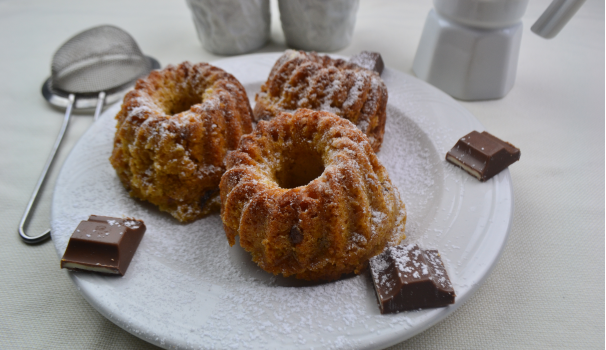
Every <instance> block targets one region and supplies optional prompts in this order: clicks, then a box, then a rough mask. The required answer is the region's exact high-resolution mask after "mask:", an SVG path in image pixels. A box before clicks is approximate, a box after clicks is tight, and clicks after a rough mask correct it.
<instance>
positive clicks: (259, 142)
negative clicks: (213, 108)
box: [220, 109, 406, 280]
mask: <svg viewBox="0 0 606 350" xmlns="http://www.w3.org/2000/svg"><path fill="white" fill-rule="evenodd" d="M225 162H226V166H227V170H226V172H225V174H223V177H222V178H221V186H220V187H221V218H222V220H223V227H224V229H225V233H226V235H227V239H228V241H229V244H230V245H234V244H235V237H236V235H239V236H240V237H239V240H240V246H242V247H243V248H244V249H245V250H247V251H248V252H250V253H251V254H252V259H253V261H255V262H256V263H257V264H258V265H259V266H260V267H261V268H263V269H264V270H265V271H268V272H271V273H274V274H283V275H284V276H290V275H295V276H296V277H297V278H301V279H307V280H319V279H323V280H333V279H337V278H339V277H340V276H341V275H342V274H347V273H351V272H355V273H359V272H360V271H361V270H362V269H363V268H364V267H365V266H366V264H367V262H368V259H369V258H371V257H372V256H374V255H377V254H379V253H381V251H383V249H384V248H385V246H386V245H387V244H390V245H393V244H398V243H399V242H400V241H401V240H402V239H403V238H404V224H405V222H406V212H405V208H404V204H403V203H402V201H401V200H400V194H399V192H398V189H397V188H395V187H394V186H393V185H392V184H391V181H390V180H389V176H388V174H387V171H386V170H385V168H384V167H383V166H382V165H381V163H379V160H378V159H377V156H376V155H375V153H374V152H373V150H372V148H371V146H370V143H369V142H368V138H367V137H366V136H365V135H364V134H363V133H362V132H361V131H360V130H358V129H357V128H356V127H355V125H353V124H352V123H351V122H350V121H348V120H346V119H343V118H340V117H338V116H336V115H334V114H332V113H329V112H322V111H311V110H308V109H300V110H298V111H297V112H296V113H295V114H294V115H293V114H289V113H282V114H281V115H279V116H277V117H275V118H273V119H271V120H270V121H261V122H259V123H258V124H257V128H256V130H255V131H254V132H253V133H251V134H248V135H245V136H244V137H242V139H241V140H240V145H239V147H238V149H237V150H236V151H233V152H231V153H230V154H229V155H228V156H227V157H226V158H225Z"/></svg>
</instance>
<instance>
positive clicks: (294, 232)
mask: <svg viewBox="0 0 606 350" xmlns="http://www.w3.org/2000/svg"><path fill="white" fill-rule="evenodd" d="M290 240H291V242H292V244H299V243H301V242H303V232H301V229H300V228H299V227H297V225H295V226H293V227H292V228H291V229H290Z"/></svg>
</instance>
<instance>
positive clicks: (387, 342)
mask: <svg viewBox="0 0 606 350" xmlns="http://www.w3.org/2000/svg"><path fill="white" fill-rule="evenodd" d="M282 54H283V53H282V52H271V53H254V54H249V55H241V56H235V57H228V58H223V59H219V60H215V61H212V62H209V63H211V64H213V65H219V66H220V65H222V64H228V63H229V62H232V61H236V62H238V61H241V60H248V59H251V57H256V58H260V59H267V60H270V59H273V61H275V59H276V58H277V57H279V56H280V55H282ZM331 56H333V57H343V56H338V55H331ZM273 61H272V62H273ZM386 69H387V70H389V71H391V72H392V73H394V74H396V75H397V74H402V75H405V76H407V78H408V79H412V80H413V81H415V83H418V84H421V85H424V87H425V88H430V89H432V90H434V93H438V94H440V95H442V96H441V98H446V99H447V100H449V101H448V103H449V104H453V102H454V104H456V105H457V106H458V108H459V109H460V110H462V111H464V114H466V116H467V117H468V118H470V119H471V120H472V121H473V122H474V124H477V125H478V126H480V127H481V129H484V127H483V125H482V124H481V123H480V122H479V121H478V120H477V119H476V118H475V117H474V116H473V115H472V114H471V112H469V111H468V110H467V109H465V108H464V107H463V106H462V105H460V104H459V103H458V101H456V100H454V99H453V98H452V97H450V96H449V95H447V94H445V93H444V92H442V91H440V90H438V89H437V88H435V87H433V86H431V85H429V84H428V83H426V82H424V81H422V80H420V79H418V78H416V77H414V76H412V75H410V74H407V73H405V72H401V71H398V70H395V69H391V68H388V67H386ZM250 97H251V96H249V98H250ZM388 104H389V102H388ZM114 108H117V107H116V105H113V106H110V107H109V108H108V109H107V110H106V111H104V114H106V113H109V112H111V111H113V109H114ZM91 129H92V126H91ZM89 130H90V129H89ZM89 130H87V131H86V132H85V133H84V134H83V136H82V137H81V138H80V139H79V140H78V142H77V143H76V145H75V146H74V148H73V149H72V150H71V151H70V153H69V155H68V157H67V158H66V161H65V163H64V165H65V164H67V163H68V160H69V159H70V158H71V157H72V154H73V153H74V151H75V150H77V149H78V147H79V144H80V143H81V142H86V141H85V137H86V135H87V134H88V133H89ZM428 136H430V135H429V134H428ZM430 139H431V137H430ZM432 142H433V140H432ZM438 152H439V151H438ZM64 171H66V170H65V166H62V168H61V171H60V173H59V175H58V179H60V178H61V177H62V176H63V172H64ZM502 174H503V178H504V179H505V182H506V183H507V184H508V185H509V187H508V192H509V193H508V194H509V198H510V205H509V218H508V221H507V225H506V227H505V230H504V233H502V234H501V235H499V236H500V237H501V238H502V239H501V242H500V244H499V250H498V252H497V254H496V255H494V256H493V258H492V260H491V261H490V264H489V265H488V266H487V268H486V269H484V272H483V273H482V274H481V277H480V279H479V280H478V281H477V282H476V283H475V284H474V285H473V286H472V287H471V288H470V290H469V291H468V292H467V293H466V294H465V295H464V296H462V297H459V296H457V302H456V303H455V304H454V305H452V306H449V307H446V308H441V309H436V310H439V312H438V313H437V315H436V316H434V317H431V318H428V319H427V320H425V321H423V322H421V323H420V325H418V326H417V327H415V328H414V330H413V331H409V332H403V333H404V334H402V335H400V336H398V335H394V334H388V335H390V336H388V337H385V336H383V338H382V339H379V340H378V341H375V342H373V346H368V347H365V348H368V349H374V348H383V347H387V346H391V345H394V344H398V343H400V342H402V341H404V340H406V339H409V338H411V337H414V336H415V335H417V334H419V333H422V332H424V331H425V330H427V329H429V328H431V327H432V326H434V325H435V324H437V323H439V322H441V321H442V320H444V319H445V318H446V317H448V316H449V315H451V314H452V313H453V312H454V311H455V310H457V309H458V308H459V307H460V306H462V305H463V304H465V303H466V302H467V301H468V300H469V299H470V298H471V296H473V295H474V294H475V293H476V292H477V290H478V289H479V288H480V286H481V285H483V284H484V282H485V281H486V279H487V278H488V276H490V275H491V273H492V272H493V270H494V268H495V267H496V265H497V263H498V261H499V260H500V257H501V256H502V254H503V251H504V249H505V246H506V243H507V241H508V238H509V235H510V233H511V227H512V223H513V210H514V203H515V201H514V197H513V183H512V180H511V175H510V172H509V169H506V170H505V171H503V172H502ZM57 183H59V181H57ZM57 192H58V191H56V190H55V191H53V198H52V204H51V226H54V225H53V223H54V222H55V213H56V210H55V209H54V208H55V202H56V198H55V194H56V193H57ZM53 231H54V230H52V231H51V233H52V232H53ZM55 248H56V250H57V254H58V255H59V259H60V258H61V256H62V252H61V248H60V247H58V246H57V244H55ZM68 274H69V276H70V279H71V280H72V282H73V283H74V284H75V285H76V287H77V288H78V290H79V292H80V293H81V294H82V295H83V296H84V298H85V299H86V300H87V302H88V303H89V304H90V305H92V306H93V307H94V308H95V309H96V310H97V311H98V312H100V313H101V314H102V315H103V316H104V317H106V318H107V319H109V320H110V321H112V322H113V323H114V324H116V325H117V326H119V327H121V328H122V329H124V330H126V331H128V332H129V333H131V334H133V335H135V336H137V337H139V338H141V339H143V340H145V341H148V342H150V343H152V344H155V345H157V346H161V347H167V346H172V345H174V346H181V345H184V344H181V343H179V344H162V343H160V342H158V341H157V339H152V337H148V336H145V335H142V334H141V333H140V332H134V331H133V330H134V329H136V328H132V327H125V324H126V323H125V322H123V321H121V320H119V319H117V318H115V317H113V316H114V315H112V314H110V315H108V312H107V310H106V309H105V308H104V305H102V303H101V302H100V301H99V300H96V299H95V298H94V295H93V294H90V292H91V291H90V290H88V289H87V288H84V287H83V286H82V281H81V280H79V279H78V273H74V272H68ZM81 287H82V288H81ZM141 328H145V327H144V326H141ZM375 336H376V335H375Z"/></svg>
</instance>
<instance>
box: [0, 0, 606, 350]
mask: <svg viewBox="0 0 606 350" xmlns="http://www.w3.org/2000/svg"><path fill="white" fill-rule="evenodd" d="M549 2H550V1H548V0H534V1H531V2H530V4H529V7H528V10H527V12H526V15H525V17H524V26H525V28H524V33H523V37H522V47H521V51H520V60H519V65H518V72H517V80H516V83H515V85H514V88H513V90H512V91H511V92H510V93H509V94H508V95H507V96H506V97H505V98H503V99H501V100H495V101H484V102H461V104H462V105H463V106H464V107H465V108H467V109H468V110H470V111H471V112H472V114H474V115H475V116H476V117H477V118H478V119H479V120H480V121H481V122H482V123H483V124H484V126H485V127H486V129H487V130H488V131H490V132H491V133H493V134H495V135H497V136H498V137H500V138H502V139H504V140H507V141H509V142H511V143H513V144H514V145H516V146H517V147H519V148H520V149H521V150H522V157H521V161H520V162H518V163H516V164H514V165H513V166H512V167H511V176H512V179H513V185H514V195H515V210H514V217H513V227H512V231H511V234H510V237H509V240H508V242H507V245H506V247H505V250H504V252H503V255H502V257H501V259H500V261H499V262H498V264H497V266H496V268H495V269H494V271H493V272H492V274H491V275H490V277H489V278H488V279H487V280H486V282H485V283H484V284H483V285H482V286H481V287H480V288H479V290H478V291H477V292H476V294H475V295H474V296H473V297H472V298H471V299H470V300H469V301H468V302H467V303H466V304H465V305H463V306H461V307H460V308H459V309H458V310H457V311H455V312H454V313H453V314H452V315H451V316H450V317H448V318H447V319H445V320H443V321H442V322H440V323H438V324H437V325H435V326H434V327H432V328H430V329H428V330H427V331H425V332H423V333H421V334H419V335H417V336H415V337H413V338H411V339H409V340H407V341H405V342H403V343H401V344H397V345H394V346H393V347H391V348H390V349H393V350H395V349H446V348H448V349H491V348H498V349H571V348H574V349H595V348H603V347H604V216H605V212H604V180H605V179H604V166H605V164H604V159H605V154H604V144H605V140H604V130H605V125H604V116H605V112H604V95H605V91H604V75H605V72H604V49H605V48H604V41H605V38H604V2H603V1H601V0H587V2H586V3H585V4H584V5H583V6H582V7H581V9H580V10H579V12H578V13H577V15H576V16H575V17H574V18H573V19H572V20H571V21H570V22H569V23H568V25H567V26H566V27H565V28H564V29H563V30H562V32H561V33H560V34H559V35H558V36H557V37H556V38H554V39H552V40H545V39H542V38H539V37H538V36H536V35H535V34H533V33H531V32H530V26H531V25H532V21H534V20H535V19H536V18H538V17H539V15H540V13H541V12H542V11H543V9H545V8H546V7H547V5H548V4H549ZM431 6H432V4H431V1H430V0H424V1H418V0H407V1H404V0H377V1H370V0H366V1H361V3H360V9H359V12H358V18H357V21H356V28H355V30H354V35H353V39H352V44H351V45H350V46H348V47H347V48H345V49H343V50H341V51H339V52H337V53H339V54H342V55H352V54H354V53H357V52H359V51H361V50H371V51H379V52H381V53H382V55H383V59H384V61H385V64H386V66H389V67H391V68H395V69H398V70H400V71H403V72H407V73H410V74H412V72H411V67H412V61H413V58H414V54H415V51H416V48H417V45H418V42H419V38H420V36H421V32H422V29H423V24H424V21H425V17H426V15H427V13H428V11H429V10H430V8H431ZM272 11H273V12H272V42H271V43H270V44H268V45H267V46H265V47H263V48H262V49H260V50H258V51H257V52H266V51H276V52H277V51H283V50H284V49H285V48H286V46H285V44H284V42H285V41H284V36H283V34H282V32H281V29H280V23H279V15H278V12H277V3H276V2H272ZM98 24H114V25H117V26H119V27H121V28H123V29H125V30H126V31H127V32H129V33H130V34H131V35H133V37H134V38H135V39H136V40H137V41H138V43H139V45H140V46H141V48H142V50H143V52H145V53H146V54H149V55H152V56H154V57H156V58H157V59H158V60H159V61H160V62H161V63H162V64H167V63H178V62H181V61H184V60H190V61H194V62H195V61H212V60H214V59H218V58H220V57H218V56H213V55H211V54H209V53H208V52H206V51H204V50H203V49H202V47H201V45H200V43H199V41H198V39H197V37H196V32H195V28H194V25H193V22H192V21H191V15H190V13H189V10H188V9H187V6H186V4H185V1H182V2H179V1H177V2H175V1H168V0H153V1H129V2H118V1H105V2H78V1H68V0H59V1H52V2H48V1H41V0H32V1H14V0H11V1H2V2H0V47H2V48H3V52H2V55H0V63H1V64H0V76H1V77H2V83H1V84H0V110H2V111H3V113H1V114H0V120H1V125H2V127H1V128H0V149H1V150H2V154H1V155H0V221H1V222H2V227H1V228H0V234H1V237H2V241H3V243H2V244H1V245H0V264H1V266H2V269H1V270H0V314H1V315H2V317H0V349H153V348H155V347H154V346H152V345H150V344H148V343H146V342H144V341H143V340H140V339H139V338H137V337H136V336H134V335H131V334H129V333H128V332H126V331H124V330H122V329H121V328H119V327H117V326H115V325H114V324H113V323H112V322H111V321H110V320H108V319H106V318H105V317H103V316H102V315H101V314H99V313H98V312H97V311H95V310H94V309H93V308H92V307H91V306H90V305H89V304H88V302H87V301H86V300H85V299H84V298H83V297H82V296H81V295H80V293H79V292H78V290H77V288H76V287H75V286H74V284H73V283H72V282H71V281H70V279H69V277H68V274H67V272H66V271H63V270H61V269H60V268H59V261H58V258H57V255H56V253H55V249H54V247H53V244H52V242H46V243H43V244H40V245H37V246H27V245H26V244H24V243H22V242H21V241H20V239H19V237H18V235H17V226H18V224H19V220H20V218H21V215H22V213H23V209H24V208H25V205H26V204H27V201H28V199H29V196H30V195H31V191H32V189H33V187H34V185H35V183H36V180H37V178H38V175H39V172H40V171H41V169H42V165H43V163H44V161H45V160H46V157H47V155H48V152H49V150H50V147H51V145H52V144H53V142H54V139H55V136H56V134H57V132H58V130H59V125H60V123H61V118H62V112H61V111H58V110H55V109H53V108H51V107H49V106H48V105H47V103H46V102H45V101H44V99H43V98H42V96H41V94H40V87H41V85H42V83H43V81H44V79H46V77H47V76H48V75H49V73H50V60H51V57H52V55H53V53H54V51H55V50H56V49H57V48H58V47H59V46H60V45H61V44H62V43H63V42H64V41H65V40H66V39H67V38H69V37H70V36H72V35H74V34H75V33H77V32H80V31H81V30H83V29H86V28H90V27H92V26H95V25H98ZM90 123H91V118H90V116H86V115H77V116H75V117H74V120H73V123H72V124H71V126H70V129H69V131H68V138H67V139H66V141H65V143H64V145H63V146H64V147H63V150H62V152H61V154H60V159H59V160H58V161H59V162H58V166H56V167H54V169H53V174H52V176H51V178H50V180H49V185H48V186H47V188H46V192H45V195H44V196H43V197H42V199H41V201H40V205H39V209H38V210H37V211H36V218H35V220H34V221H33V222H32V224H31V225H30V231H31V232H32V234H34V233H37V232H41V231H42V230H43V229H45V228H46V227H48V225H49V224H48V222H49V218H50V199H51V195H52V188H53V183H54V177H55V176H56V174H57V172H58V170H59V169H60V163H61V162H62V160H63V159H64V158H65V156H66V155H67V154H68V151H69V149H70V148H71V147H72V146H73V144H74V143H75V142H76V140H77V139H78V137H79V136H80V135H81V134H82V132H84V130H86V128H87V127H88V126H89V125H90Z"/></svg>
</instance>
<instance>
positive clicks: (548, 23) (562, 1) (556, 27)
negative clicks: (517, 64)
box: [530, 0, 585, 39]
mask: <svg viewBox="0 0 606 350" xmlns="http://www.w3.org/2000/svg"><path fill="white" fill-rule="evenodd" d="M584 2H585V0H553V1H552V2H551V4H550V5H549V6H548V7H547V9H546V10H545V12H543V14H542V15H541V17H539V19H537V21H536V22H535V23H534V24H533V25H532V27H531V28H530V30H532V31H533V32H534V33H535V34H537V35H539V36H542V37H543V38H545V39H551V38H553V37H555V36H556V35H557V34H558V33H559V32H560V30H562V28H563V27H564V26H565V25H566V23H568V21H569V20H570V18H572V16H574V14H575V13H576V12H577V10H578V9H579V8H580V7H581V5H583V3H584Z"/></svg>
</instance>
